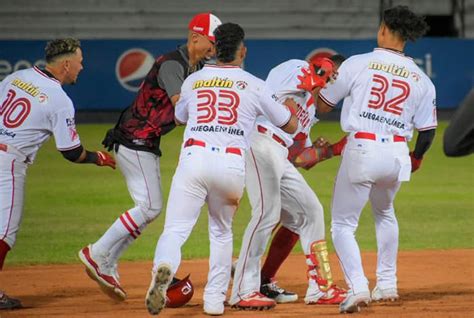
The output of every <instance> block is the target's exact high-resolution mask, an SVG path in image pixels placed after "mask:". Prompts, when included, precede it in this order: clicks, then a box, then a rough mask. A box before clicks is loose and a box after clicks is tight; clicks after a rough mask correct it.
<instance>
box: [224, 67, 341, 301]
mask: <svg viewBox="0 0 474 318" xmlns="http://www.w3.org/2000/svg"><path fill="white" fill-rule="evenodd" d="M320 63H321V64H320V65H318V66H313V65H311V66H310V65H308V63H307V62H306V61H302V60H289V61H287V62H284V63H282V64H280V65H278V66H276V67H275V68H273V69H272V70H271V71H270V73H269V75H268V77H267V80H266V85H268V86H269V87H272V88H273V89H274V90H275V92H276V93H275V96H276V98H278V100H284V99H286V98H289V97H291V98H292V99H294V100H295V102H296V104H297V105H298V110H297V117H298V121H299V127H298V130H297V131H296V132H295V133H294V134H293V135H290V134H286V133H284V132H283V131H281V129H278V127H275V126H274V125H272V124H271V123H270V122H268V120H266V119H265V118H259V120H258V121H257V127H256V128H257V129H256V130H257V131H256V132H255V133H254V134H253V136H252V143H251V148H250V151H249V154H248V155H247V175H246V187H247V193H248V196H249V200H250V204H251V206H252V218H251V220H250V222H249V224H248V226H247V228H246V230H245V234H244V238H243V242H242V247H241V250H240V255H239V259H238V262H237V266H236V269H235V274H234V283H233V287H232V296H231V299H230V304H231V305H232V306H233V307H235V308H238V309H253V310H256V309H260V310H261V309H270V308H272V307H274V306H275V304H276V302H275V300H274V299H271V298H268V297H264V296H263V295H262V294H261V293H260V290H261V288H260V282H261V278H260V258H261V257H262V256H263V254H264V252H265V247H266V245H267V243H268V240H269V238H270V236H271V232H272V230H273V229H274V228H275V226H276V225H277V224H278V222H281V224H282V225H283V226H285V227H286V228H288V229H290V230H291V231H292V232H295V233H297V234H299V235H300V239H301V244H302V248H303V251H304V253H305V255H306V263H307V265H308V289H307V292H306V296H305V303H307V304H314V303H334V302H335V303H338V302H340V301H342V299H343V298H344V296H345V291H344V290H342V289H340V288H338V287H337V286H336V285H334V284H333V281H332V275H331V270H330V265H329V259H328V257H327V246H326V241H325V229H324V215H323V207H322V205H321V203H320V202H319V200H318V198H317V196H316V194H315V193H314V191H313V190H312V189H311V188H310V186H309V185H308V184H307V183H306V181H305V180H304V178H303V176H302V175H301V173H299V172H298V170H297V169H296V167H295V166H294V165H293V164H292V162H290V161H289V160H288V147H290V146H292V144H293V140H294V139H297V140H298V143H301V145H302V147H301V148H304V147H303V145H304V144H305V143H306V144H305V145H306V147H308V148H312V147H311V144H312V143H311V140H310V139H309V137H308V136H309V133H310V129H311V126H312V125H313V124H314V122H315V121H317V120H316V118H315V113H316V109H315V107H314V103H313V97H314V95H315V93H314V92H315V91H318V90H319V89H320V88H321V87H324V85H326V82H327V81H328V80H329V79H330V77H331V75H332V72H333V69H334V64H333V62H332V61H331V60H329V59H324V60H321V62H320ZM315 67H316V68H317V70H316V73H314V74H313V70H314V68H315ZM302 72H303V73H311V76H310V77H307V78H306V79H307V80H308V81H305V83H300V79H301V78H302V76H300V75H299V74H302ZM283 292H284V291H283ZM272 296H273V295H272ZM275 296H277V295H275ZM275 298H277V297H275ZM293 300H296V299H293Z"/></svg>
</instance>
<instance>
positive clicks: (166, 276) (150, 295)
mask: <svg viewBox="0 0 474 318" xmlns="http://www.w3.org/2000/svg"><path fill="white" fill-rule="evenodd" d="M172 278H173V275H172V273H171V266H170V265H168V264H161V265H159V266H158V269H157V270H156V272H154V273H153V275H152V278H151V283H150V288H148V292H147V293H146V298H145V305H146V308H147V309H148V312H149V313H150V314H151V315H158V314H159V313H160V312H161V310H162V309H163V308H164V307H165V304H166V291H167V290H168V286H169V285H170V283H171V280H172Z"/></svg>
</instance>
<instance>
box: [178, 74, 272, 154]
mask: <svg viewBox="0 0 474 318" xmlns="http://www.w3.org/2000/svg"><path fill="white" fill-rule="evenodd" d="M264 87H265V86H264V82H263V81H262V80H260V79H258V78H257V77H255V76H253V75H251V74H250V73H248V72H246V71H244V70H242V69H241V68H240V67H236V66H215V65H206V66H205V67H204V68H203V69H202V70H201V71H198V72H196V73H194V74H192V75H191V76H189V77H188V78H187V79H186V80H185V82H184V84H183V87H182V93H181V97H180V101H179V103H178V105H177V109H178V108H179V104H180V103H185V104H188V105H189V107H188V112H189V113H188V115H187V116H188V118H186V119H187V127H186V131H185V140H187V139H188V138H194V139H198V140H203V141H205V142H206V143H209V144H211V145H216V146H220V147H223V146H225V147H239V148H243V149H245V148H247V146H248V141H247V139H248V136H249V135H250V133H251V131H252V128H253V125H254V122H255V119H256V117H257V116H258V115H259V114H263V113H264V112H263V111H262V108H261V105H260V103H259V99H260V95H261V94H263V93H264V92H263V89H264ZM179 116H180V115H179V114H177V119H178V120H179Z"/></svg>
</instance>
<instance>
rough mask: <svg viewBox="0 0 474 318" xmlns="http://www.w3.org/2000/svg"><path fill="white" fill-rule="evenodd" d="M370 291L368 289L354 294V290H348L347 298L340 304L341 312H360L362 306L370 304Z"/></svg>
mask: <svg viewBox="0 0 474 318" xmlns="http://www.w3.org/2000/svg"><path fill="white" fill-rule="evenodd" d="M369 303H370V293H369V292H368V291H365V292H360V293H357V294H354V293H353V291H352V290H349V291H348V292H347V297H346V299H345V300H344V301H343V302H342V303H341V304H340V305H339V312H340V313H341V314H345V313H347V314H352V313H355V312H359V311H360V310H361V308H363V307H367V306H369Z"/></svg>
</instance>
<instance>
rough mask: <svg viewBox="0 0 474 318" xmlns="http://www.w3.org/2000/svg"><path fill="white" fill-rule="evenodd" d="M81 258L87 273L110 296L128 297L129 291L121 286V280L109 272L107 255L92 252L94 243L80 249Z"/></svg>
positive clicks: (117, 297) (118, 298)
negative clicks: (108, 273)
mask: <svg viewBox="0 0 474 318" xmlns="http://www.w3.org/2000/svg"><path fill="white" fill-rule="evenodd" d="M79 259H80V260H81V262H82V263H83V264H84V265H85V266H86V273H87V275H89V277H90V278H91V279H93V280H95V281H96V282H97V283H98V284H99V287H100V289H101V290H102V291H103V292H104V293H105V294H106V295H107V296H109V297H111V298H113V299H115V300H118V301H124V300H125V299H126V298H127V293H126V292H125V290H124V289H123V288H122V287H121V286H120V284H119V282H118V281H117V280H116V279H115V278H114V277H113V276H110V275H107V274H105V273H107V272H108V265H107V257H106V256H102V255H93V254H92V245H90V244H89V245H88V246H86V247H84V248H83V249H82V250H80V251H79Z"/></svg>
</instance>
